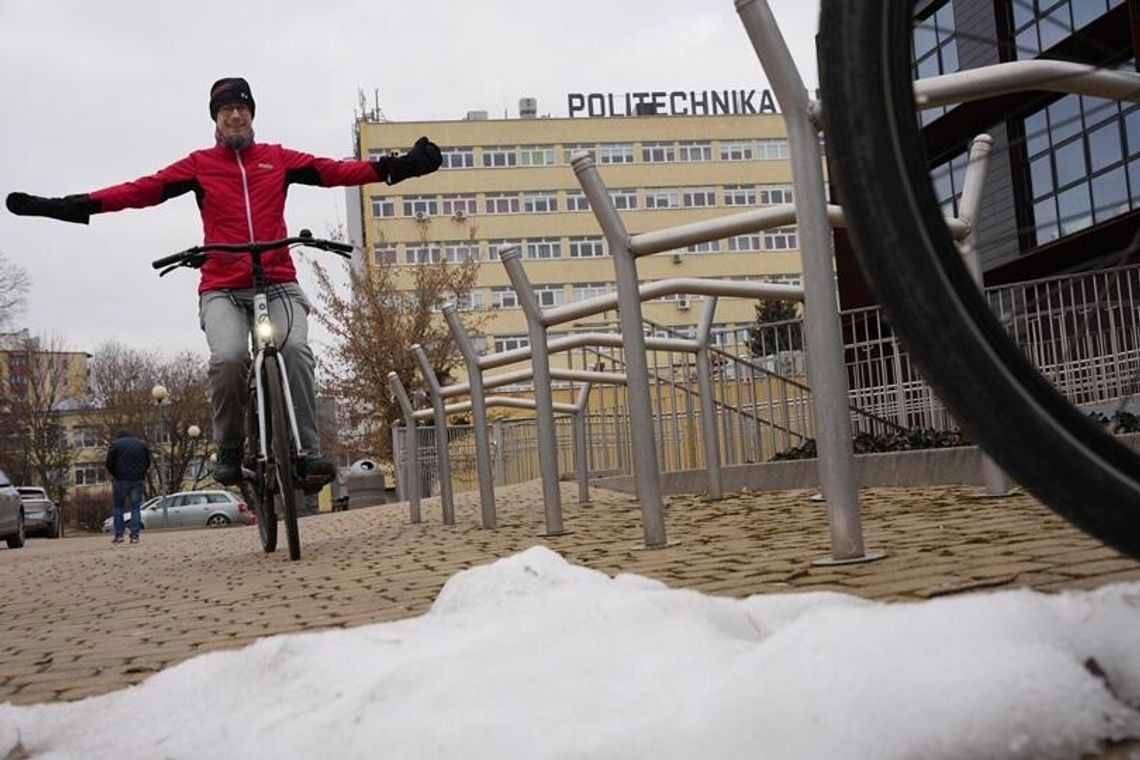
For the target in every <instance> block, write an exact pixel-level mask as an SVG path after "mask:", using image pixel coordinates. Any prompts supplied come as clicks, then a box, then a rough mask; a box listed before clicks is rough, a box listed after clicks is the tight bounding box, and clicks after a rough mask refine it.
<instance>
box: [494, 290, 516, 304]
mask: <svg viewBox="0 0 1140 760" xmlns="http://www.w3.org/2000/svg"><path fill="white" fill-rule="evenodd" d="M518 305H519V296H518V293H516V292H515V291H514V290H512V289H511V288H502V287H499V288H491V308H492V309H515V308H518Z"/></svg>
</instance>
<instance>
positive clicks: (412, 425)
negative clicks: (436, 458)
mask: <svg viewBox="0 0 1140 760" xmlns="http://www.w3.org/2000/svg"><path fill="white" fill-rule="evenodd" d="M388 387H389V388H390V389H391V390H392V395H394V396H395V397H396V403H398V404H399V405H400V411H401V412H402V413H403V415H404V427H405V429H406V430H407V431H408V437H409V440H411V445H410V446H406V447H405V451H406V452H407V454H406V457H407V460H406V463H405V466H404V468H403V472H404V488H405V489H406V490H407V494H408V510H409V512H410V519H411V521H412V522H413V523H418V522H419V521H420V464H419V457H418V456H417V449H418V446H417V445H416V420H415V410H414V409H412V402H411V400H410V399H409V398H408V394H407V391H405V390H404V384H403V383H401V382H400V376H399V375H397V374H396V373H395V372H389V373H388ZM393 451H394V449H393ZM395 465H396V467H397V468H399V466H400V463H399V462H396V463H395ZM398 479H399V475H398V474H397V480H398Z"/></svg>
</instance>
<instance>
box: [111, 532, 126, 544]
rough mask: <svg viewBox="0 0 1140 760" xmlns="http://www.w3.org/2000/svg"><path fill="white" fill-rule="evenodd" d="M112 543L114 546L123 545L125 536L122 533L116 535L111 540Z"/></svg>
mask: <svg viewBox="0 0 1140 760" xmlns="http://www.w3.org/2000/svg"><path fill="white" fill-rule="evenodd" d="M111 543H113V544H121V543H123V534H122V533H116V534H115V537H114V538H112V539H111Z"/></svg>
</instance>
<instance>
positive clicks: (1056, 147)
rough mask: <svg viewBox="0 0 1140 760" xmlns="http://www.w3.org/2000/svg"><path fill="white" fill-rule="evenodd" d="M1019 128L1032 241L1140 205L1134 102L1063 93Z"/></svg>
mask: <svg viewBox="0 0 1140 760" xmlns="http://www.w3.org/2000/svg"><path fill="white" fill-rule="evenodd" d="M1129 65H1130V66H1131V64H1129ZM1125 109H1127V110H1125ZM1022 128H1023V130H1024V132H1025V162H1026V166H1027V169H1028V170H1027V172H1026V175H1027V178H1028V184H1029V191H1030V195H1031V196H1032V198H1033V226H1034V233H1035V237H1036V244H1037V245H1044V244H1045V243H1048V242H1050V241H1053V240H1056V239H1057V238H1059V237H1062V236H1064V235H1069V234H1071V233H1074V232H1077V231H1079V230H1082V229H1084V228H1085V227H1090V226H1092V225H1093V224H1099V223H1100V222H1103V221H1106V220H1108V219H1111V218H1113V217H1115V216H1119V215H1121V214H1123V213H1126V212H1127V211H1129V210H1130V209H1132V208H1137V207H1140V203H1138V200H1140V198H1138V196H1140V186H1138V185H1140V182H1138V180H1140V173H1138V172H1137V169H1138V167H1140V108H1137V107H1136V106H1134V105H1132V104H1131V103H1128V102H1125V101H1120V102H1118V101H1110V100H1103V99H1099V98H1090V97H1083V96H1079V95H1066V96H1065V97H1063V98H1060V99H1059V100H1057V101H1055V102H1053V103H1052V104H1050V105H1049V106H1047V107H1046V108H1043V109H1041V110H1040V111H1037V112H1036V113H1033V114H1030V115H1029V116H1027V117H1026V118H1025V119H1024V120H1023V122H1022ZM936 188H937V184H936Z"/></svg>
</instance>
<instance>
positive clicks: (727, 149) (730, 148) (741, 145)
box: [720, 140, 753, 161]
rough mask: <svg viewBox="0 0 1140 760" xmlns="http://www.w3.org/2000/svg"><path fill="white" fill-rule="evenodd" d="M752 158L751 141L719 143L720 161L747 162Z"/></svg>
mask: <svg viewBox="0 0 1140 760" xmlns="http://www.w3.org/2000/svg"><path fill="white" fill-rule="evenodd" d="M752 156H753V146H752V141H751V140H722V141H721V143H720V160H721V161H748V160H751V159H752Z"/></svg>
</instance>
